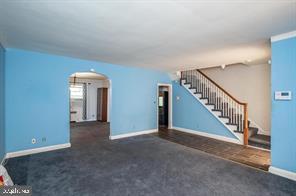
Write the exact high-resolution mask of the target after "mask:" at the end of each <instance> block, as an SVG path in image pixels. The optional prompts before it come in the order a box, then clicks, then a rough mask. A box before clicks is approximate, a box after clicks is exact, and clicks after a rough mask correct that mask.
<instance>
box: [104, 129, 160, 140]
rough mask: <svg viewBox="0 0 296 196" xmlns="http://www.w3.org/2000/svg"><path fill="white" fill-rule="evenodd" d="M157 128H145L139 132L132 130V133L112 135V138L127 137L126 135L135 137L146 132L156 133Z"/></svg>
mask: <svg viewBox="0 0 296 196" xmlns="http://www.w3.org/2000/svg"><path fill="white" fill-rule="evenodd" d="M157 131H158V130H157V129H150V130H144V131H137V132H132V133H124V134H119V135H110V137H109V138H110V140H116V139H121V138H126V137H133V136H137V135H144V134H149V133H155V132H157Z"/></svg>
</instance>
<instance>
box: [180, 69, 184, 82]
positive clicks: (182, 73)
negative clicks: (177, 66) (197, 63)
mask: <svg viewBox="0 0 296 196" xmlns="http://www.w3.org/2000/svg"><path fill="white" fill-rule="evenodd" d="M183 75H184V72H183V71H181V78H180V86H182V79H183Z"/></svg>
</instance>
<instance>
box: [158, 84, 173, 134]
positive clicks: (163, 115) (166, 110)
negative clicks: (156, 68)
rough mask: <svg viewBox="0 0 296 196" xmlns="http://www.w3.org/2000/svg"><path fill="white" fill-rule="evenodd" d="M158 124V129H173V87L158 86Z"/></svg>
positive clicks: (166, 85)
mask: <svg viewBox="0 0 296 196" xmlns="http://www.w3.org/2000/svg"><path fill="white" fill-rule="evenodd" d="M157 98H158V99H157V100H158V101H157V123H158V129H171V128H172V86H171V84H158V89H157Z"/></svg>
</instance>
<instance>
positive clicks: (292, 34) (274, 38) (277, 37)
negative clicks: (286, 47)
mask: <svg viewBox="0 0 296 196" xmlns="http://www.w3.org/2000/svg"><path fill="white" fill-rule="evenodd" d="M292 37H296V30H295V31H291V32H288V33H283V34H280V35H275V36H272V37H271V38H270V40H271V42H277V41H280V40H284V39H289V38H292Z"/></svg>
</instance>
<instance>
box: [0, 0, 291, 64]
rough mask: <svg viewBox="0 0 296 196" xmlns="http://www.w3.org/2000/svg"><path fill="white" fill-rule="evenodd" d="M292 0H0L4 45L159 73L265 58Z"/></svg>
mask: <svg viewBox="0 0 296 196" xmlns="http://www.w3.org/2000/svg"><path fill="white" fill-rule="evenodd" d="M295 18H296V0H289V1H287V0H261V1H259V0H248V1H246V0H236V1H235V0H220V1H217V0H207V1H206V0H196V1H193V0H192V1H188V0H187V1H185V0H183V1H177V0H168V1H164V0H159V1H155V0H151V1H148V0H145V1H144V0H142V1H140V0H138V1H131V0H124V1H123V0H122V1H120V0H108V1H107V0H104V1H103V0H102V1H95V0H84V1H82V0H79V1H74V0H61V1H58V0H42V1H41V0H40V1H34V0H27V1H21V0H14V1H11V0H1V1H0V41H1V43H2V44H3V45H4V47H13V48H22V49H28V50H34V51H40V52H48V53H53V54H59V55H65V56H73V57H77V58H83V59H90V60H99V61H104V62H109V63H114V64H121V65H128V66H144V67H151V68H157V69H163V70H179V69H184V68H189V67H208V66H217V65H221V64H231V63H236V62H242V61H245V60H248V59H250V60H252V61H253V62H262V61H263V62H267V60H268V59H269V58H270V44H269V38H270V37H271V36H272V35H277V34H280V33H285V32H289V31H292V30H295V29H296V19H295Z"/></svg>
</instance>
